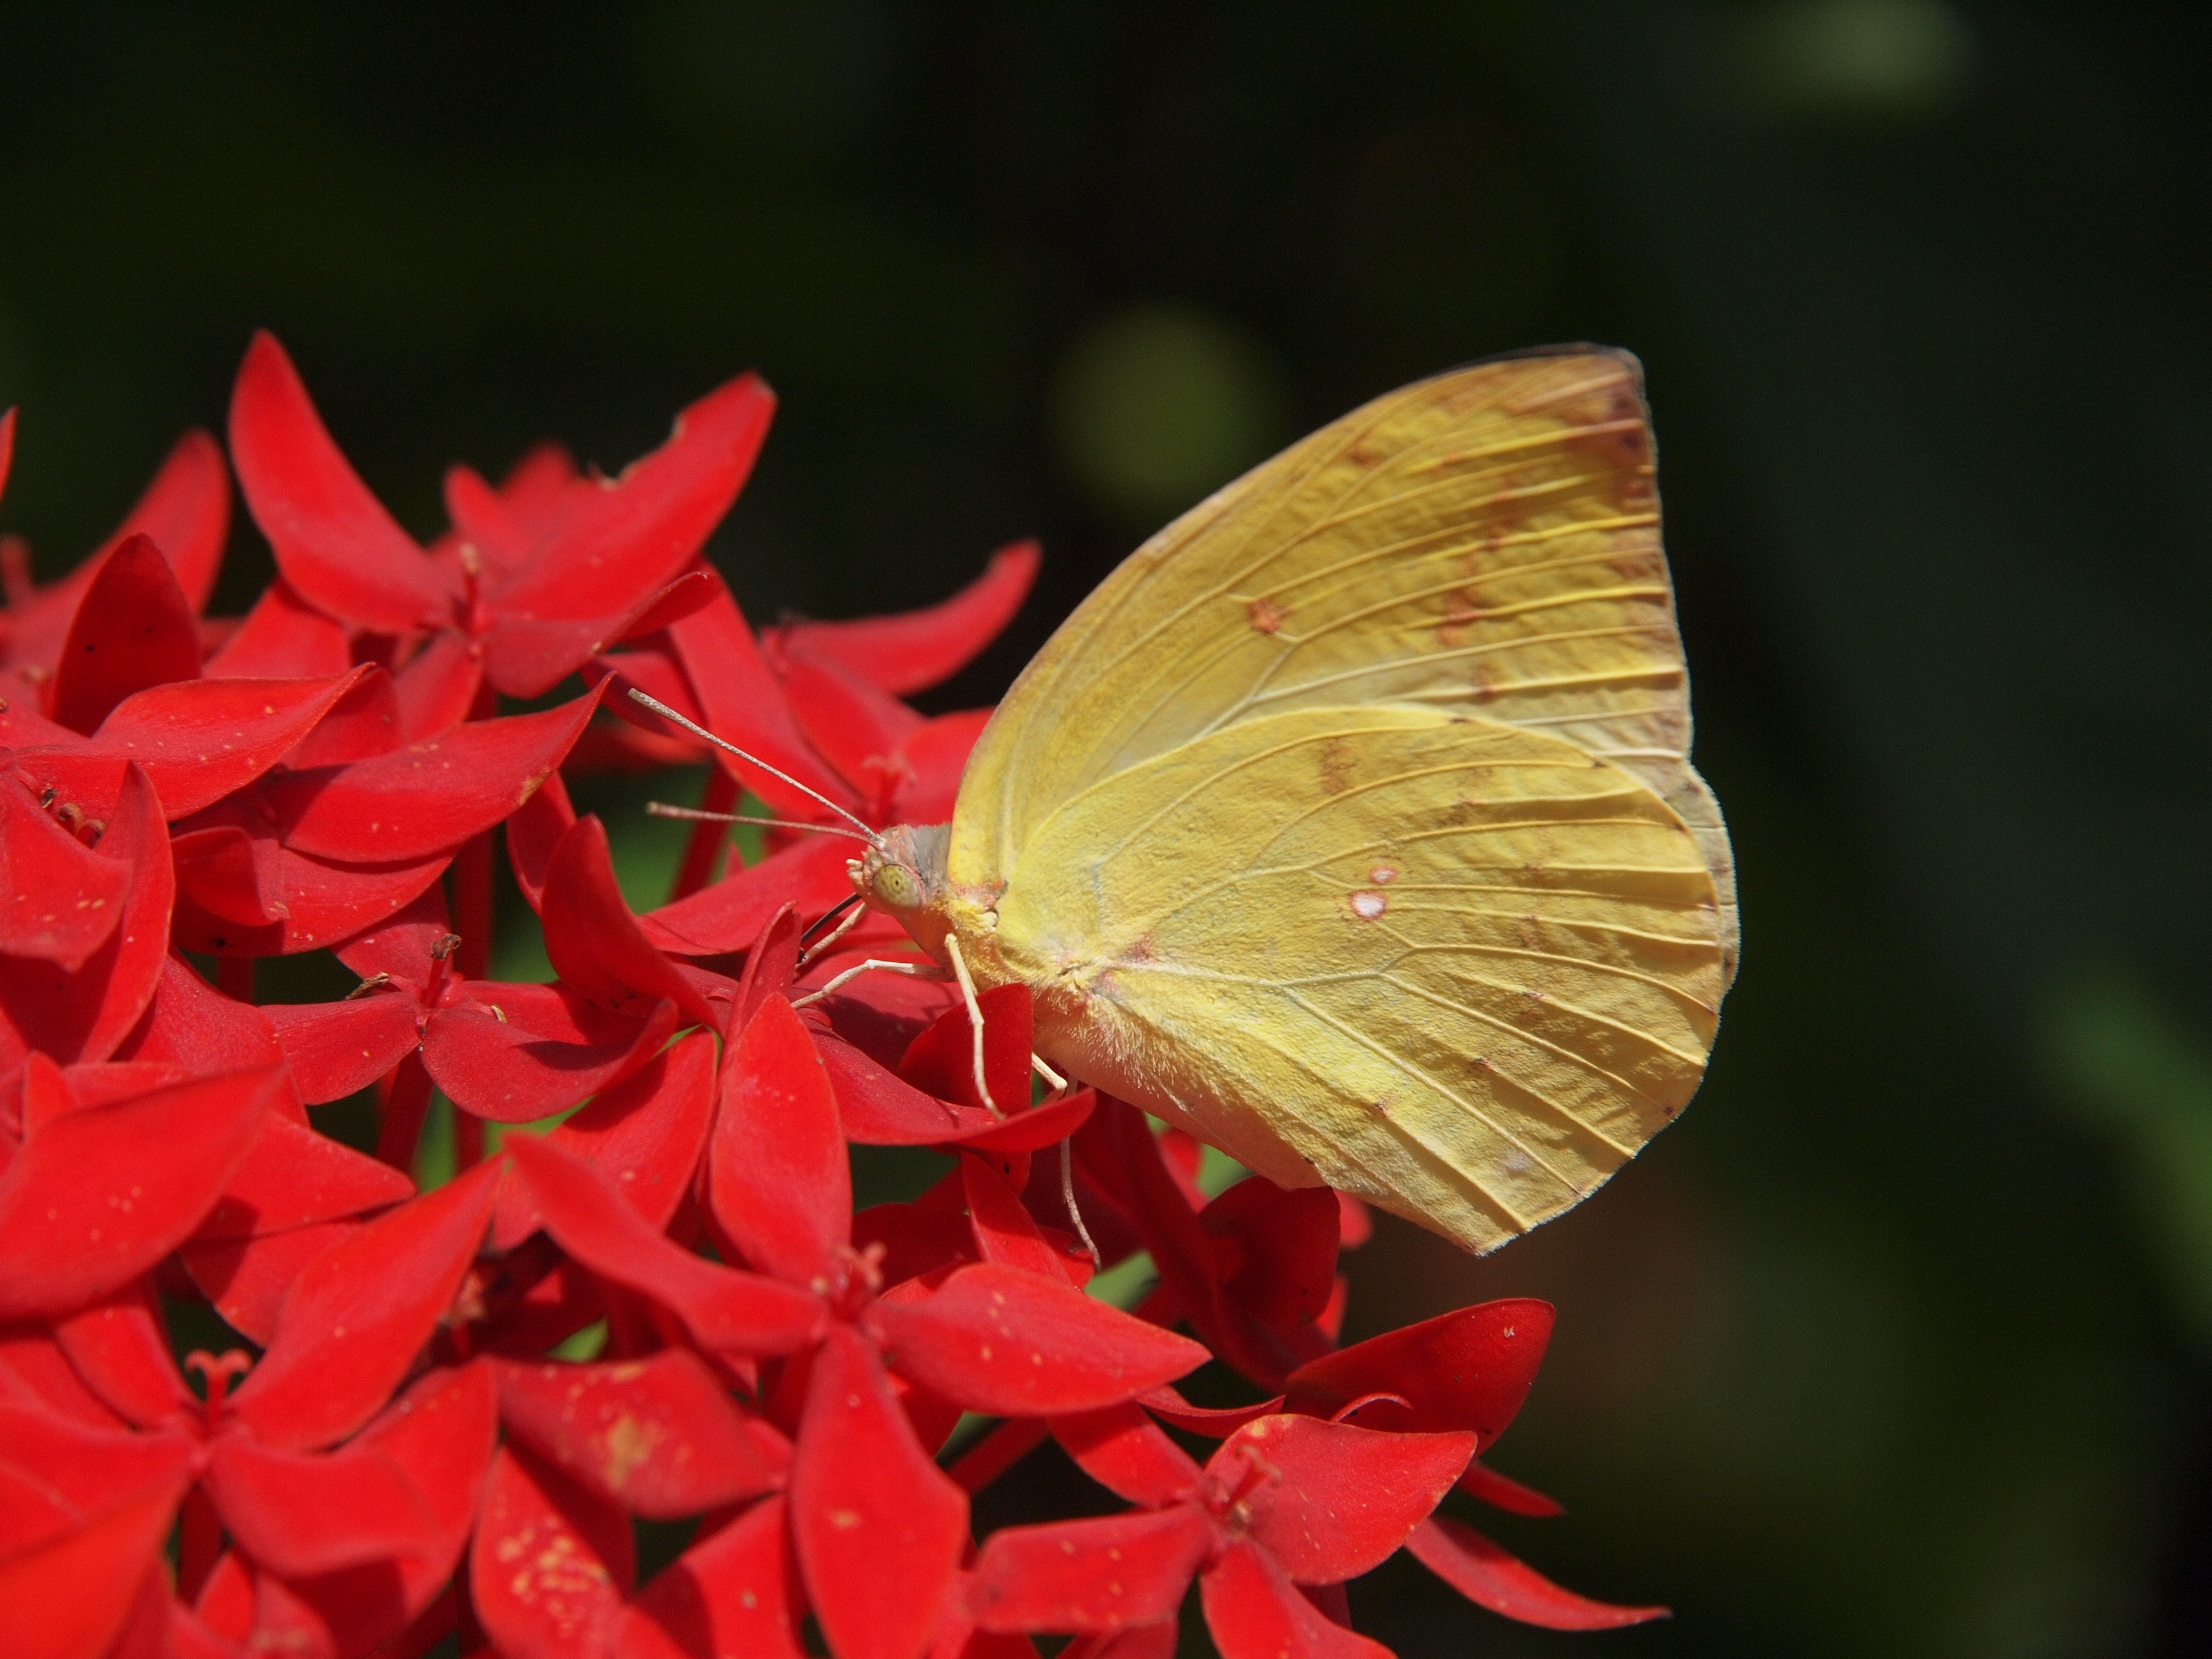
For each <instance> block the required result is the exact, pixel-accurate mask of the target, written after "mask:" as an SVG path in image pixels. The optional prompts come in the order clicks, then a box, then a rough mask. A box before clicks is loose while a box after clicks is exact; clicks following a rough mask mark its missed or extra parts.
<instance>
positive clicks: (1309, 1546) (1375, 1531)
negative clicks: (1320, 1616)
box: [1206, 1417, 1474, 1584]
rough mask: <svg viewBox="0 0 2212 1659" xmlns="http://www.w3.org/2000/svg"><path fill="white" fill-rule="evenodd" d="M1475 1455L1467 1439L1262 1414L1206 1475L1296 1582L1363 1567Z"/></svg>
mask: <svg viewBox="0 0 2212 1659" xmlns="http://www.w3.org/2000/svg"><path fill="white" fill-rule="evenodd" d="M1473 1456H1474V1436H1473V1435H1471V1434H1466V1433H1460V1434H1376V1433H1372V1432H1370V1431H1368V1430H1366V1429H1355V1428H1353V1427H1352V1426H1351V1425H1348V1424H1342V1423H1324V1422H1322V1421H1320V1420H1319V1419H1316V1418H1311V1417H1263V1418H1261V1419H1259V1420H1258V1421H1257V1422H1255V1423H1251V1424H1249V1425H1246V1426H1245V1427H1243V1428H1241V1429H1239V1430H1237V1432H1236V1433H1235V1434H1233V1435H1231V1436H1230V1437H1229V1438H1228V1439H1226V1440H1225V1441H1224V1442H1222V1443H1221V1448H1220V1449H1219V1450H1218V1451H1216V1452H1215V1453H1214V1454H1213V1456H1212V1459H1211V1460H1210V1461H1209V1462H1207V1464H1206V1472H1207V1473H1208V1474H1211V1475H1212V1476H1213V1478H1214V1480H1216V1481H1217V1482H1218V1483H1219V1484H1220V1485H1221V1486H1225V1487H1228V1488H1231V1489H1232V1490H1234V1489H1236V1488H1237V1487H1239V1486H1243V1485H1244V1484H1245V1482H1246V1480H1247V1477H1248V1476H1249V1474H1252V1473H1253V1472H1255V1471H1256V1472H1258V1473H1259V1474H1261V1477H1262V1478H1261V1480H1257V1481H1255V1482H1253V1483H1251V1484H1250V1486H1249V1489H1248V1490H1246V1491H1245V1493H1244V1497H1243V1504H1244V1508H1245V1510H1247V1512H1248V1513H1249V1515H1250V1516H1251V1522H1250V1529H1249V1533H1248V1534H1247V1535H1248V1536H1249V1537H1250V1538H1251V1540H1252V1541H1253V1542H1254V1543H1255V1544H1259V1545H1261V1546H1262V1547H1265V1548H1266V1549H1267V1551H1268V1552H1269V1553H1271V1554H1273V1556H1274V1558H1275V1559H1276V1560H1277V1561H1278V1562H1279V1563H1280V1564H1281V1565H1282V1568H1283V1571H1285V1572H1286V1573H1288V1574H1289V1575H1290V1576H1291V1578H1292V1579H1293V1580H1295V1581H1296V1582H1297V1583H1302V1584H1335V1583H1342V1582H1343V1581H1344V1580H1346V1579H1347V1578H1357V1577H1358V1576H1359V1575H1360V1574H1362V1573H1364V1572H1368V1571H1372V1570H1373V1569H1374V1568H1376V1567H1378V1566H1380V1565H1382V1564H1383V1562H1384V1561H1386V1560H1387V1559H1389V1557H1390V1555H1391V1554H1392V1553H1393V1552H1395V1550H1396V1549H1397V1547H1399V1545H1401V1544H1402V1543H1404V1542H1405V1541H1406V1534H1408V1533H1410V1532H1411V1531H1413V1528H1415V1527H1417V1526H1419V1524H1420V1523H1421V1522H1423V1521H1425V1520H1426V1519H1427V1518H1428V1516H1429V1515H1430V1513H1431V1511H1432V1510H1435V1508H1436V1506H1437V1504H1440V1503H1441V1502H1443V1496H1444V1494H1445V1493H1446V1492H1449V1491H1450V1490H1451V1488H1452V1482H1454V1481H1455V1480H1458V1479H1459V1477H1460V1472H1461V1471H1462V1470H1463V1469H1464V1468H1467V1464H1468V1459H1469V1458H1471V1457H1473Z"/></svg>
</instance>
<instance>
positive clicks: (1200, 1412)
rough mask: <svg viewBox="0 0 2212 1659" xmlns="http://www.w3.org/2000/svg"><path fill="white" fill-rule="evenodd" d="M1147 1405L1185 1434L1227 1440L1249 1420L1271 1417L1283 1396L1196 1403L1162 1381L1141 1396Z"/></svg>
mask: <svg viewBox="0 0 2212 1659" xmlns="http://www.w3.org/2000/svg"><path fill="white" fill-rule="evenodd" d="M1139 1403H1140V1404H1142V1405H1143V1407H1145V1409H1146V1411H1148V1412H1150V1413H1152V1415H1153V1416H1155V1417H1157V1418H1158V1419H1160V1420H1161V1421H1162V1422H1163V1423H1172V1424H1174V1425H1175V1426H1176V1427H1177V1428H1179V1429H1181V1430H1182V1431H1183V1432H1184V1433H1185V1434H1202V1435H1204V1436H1206V1437H1207V1438H1208V1439H1210V1440H1226V1439H1227V1438H1228V1437H1230V1436H1231V1435H1232V1434H1234V1433H1236V1432H1237V1430H1239V1429H1241V1428H1243V1426H1244V1425H1246V1424H1247V1423H1249V1422H1252V1421H1253V1420H1255V1419H1258V1418H1262V1417H1271V1416H1273V1414H1274V1413H1276V1412H1279V1411H1280V1410H1281V1409H1282V1406H1283V1401H1282V1396H1281V1395H1277V1396H1276V1397H1275V1398H1274V1399H1273V1400H1263V1401H1260V1402H1259V1403H1258V1404H1257V1405H1254V1406H1221V1407H1212V1406H1194V1405H1192V1404H1191V1403H1190V1401H1188V1400H1186V1399H1184V1398H1183V1397H1182V1395H1180V1394H1178V1393H1176V1391H1175V1390H1174V1389H1171V1388H1170V1387H1168V1386H1167V1385H1166V1384H1164V1383H1163V1384H1162V1385H1161V1386H1160V1387H1158V1388H1157V1389H1153V1390H1152V1392H1151V1393H1150V1394H1147V1395H1139Z"/></svg>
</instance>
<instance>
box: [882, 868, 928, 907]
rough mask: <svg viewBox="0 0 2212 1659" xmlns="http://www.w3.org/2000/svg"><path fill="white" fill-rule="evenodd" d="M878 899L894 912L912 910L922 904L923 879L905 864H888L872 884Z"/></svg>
mask: <svg viewBox="0 0 2212 1659" xmlns="http://www.w3.org/2000/svg"><path fill="white" fill-rule="evenodd" d="M872 886H873V887H874V888H875V890H876V897H877V898H878V900H879V901H880V902H882V903H884V904H885V905H887V906H889V907H890V908H891V909H894V910H911V909H913V908H915V906H916V905H918V904H920V903H921V877H920V876H917V875H916V874H915V872H913V871H911V870H909V869H908V868H907V867H906V866H904V865H903V864H886V865H884V866H881V867H880V868H878V870H877V872H876V878H875V880H874V882H873V883H872Z"/></svg>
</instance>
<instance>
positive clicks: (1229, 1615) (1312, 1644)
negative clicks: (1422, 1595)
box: [1198, 1543, 1391, 1659]
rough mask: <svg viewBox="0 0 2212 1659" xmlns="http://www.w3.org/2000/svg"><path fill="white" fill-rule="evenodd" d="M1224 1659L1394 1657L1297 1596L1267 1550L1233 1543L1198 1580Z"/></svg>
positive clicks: (1208, 1625)
mask: <svg viewBox="0 0 2212 1659" xmlns="http://www.w3.org/2000/svg"><path fill="white" fill-rule="evenodd" d="M1198 1589H1199V1596H1200V1601H1201V1603H1202V1604H1203V1606H1204V1607H1205V1608H1206V1628H1207V1629H1208V1630H1209V1631H1211V1632H1212V1634H1213V1644H1214V1646H1215V1647H1216V1648H1218V1649H1219V1650H1220V1653H1221V1659H1391V1655H1390V1650H1389V1649H1388V1648H1386V1647H1384V1646H1383V1644H1381V1643H1380V1642H1370V1640H1368V1639H1367V1638H1365V1637H1364V1636H1361V1635H1358V1634H1356V1633H1355V1632H1352V1631H1348V1630H1346V1629H1345V1628H1344V1626H1341V1625H1339V1624H1335V1623H1333V1622H1332V1621H1331V1620H1328V1619H1327V1618H1325V1617H1323V1616H1322V1613H1321V1610H1320V1609H1319V1608H1317V1607H1315V1606H1314V1604H1313V1603H1312V1602H1310V1601H1307V1600H1306V1598H1305V1597H1304V1596H1303V1595H1299V1594H1298V1592H1297V1589H1295V1588H1294V1587H1293V1586H1292V1585H1291V1582H1290V1580H1289V1579H1287V1578H1285V1577H1284V1576H1283V1570H1282V1569H1281V1568H1280V1567H1279V1566H1277V1565H1275V1562H1274V1559H1273V1557H1272V1556H1270V1555H1269V1554H1268V1553H1267V1551H1265V1550H1263V1549H1261V1548H1259V1547H1257V1546H1255V1545H1253V1544H1249V1543H1237V1544H1231V1546H1230V1547H1228V1549H1227V1550H1226V1551H1225V1552H1224V1553H1223V1554H1222V1557H1221V1559H1220V1560H1218V1561H1217V1562H1216V1563H1214V1565H1212V1567H1210V1568H1208V1569H1207V1570H1206V1573H1205V1574H1204V1575H1203V1576H1202V1577H1200V1579H1199V1581H1198Z"/></svg>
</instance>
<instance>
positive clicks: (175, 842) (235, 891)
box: [169, 823, 291, 927]
mask: <svg viewBox="0 0 2212 1659" xmlns="http://www.w3.org/2000/svg"><path fill="white" fill-rule="evenodd" d="M169 851H170V854H171V857H172V859H173V862H174V863H175V866H176V872H177V890H178V891H179V892H180V893H181V894H183V895H184V896H185V898H186V899H187V900H189V901H190V902H191V903H193V904H196V905H197V906H198V907H199V908H201V909H202V910H204V911H205V912H207V914H208V915H211V916H214V917H216V919H218V920H220V921H229V922H235V923H237V924H238V925H239V926H240V927H267V926H269V925H270V924H271V923H276V922H282V921H285V920H287V919H288V918H289V915H290V914H291V907H290V906H289V905H287V904H286V903H285V902H284V864H283V849H282V848H279V847H278V846H277V844H276V842H274V841H271V840H270V839H268V838H267V837H266V836H249V835H247V834H246V831H245V830H243V829H240V828H239V827H238V826H237V825H236V824H232V823H216V824H210V825H209V826H208V827H207V828H205V829H191V830H186V831H185V833H183V834H182V835H179V836H175V837H173V839H172V840H171V841H170V842H169Z"/></svg>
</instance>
